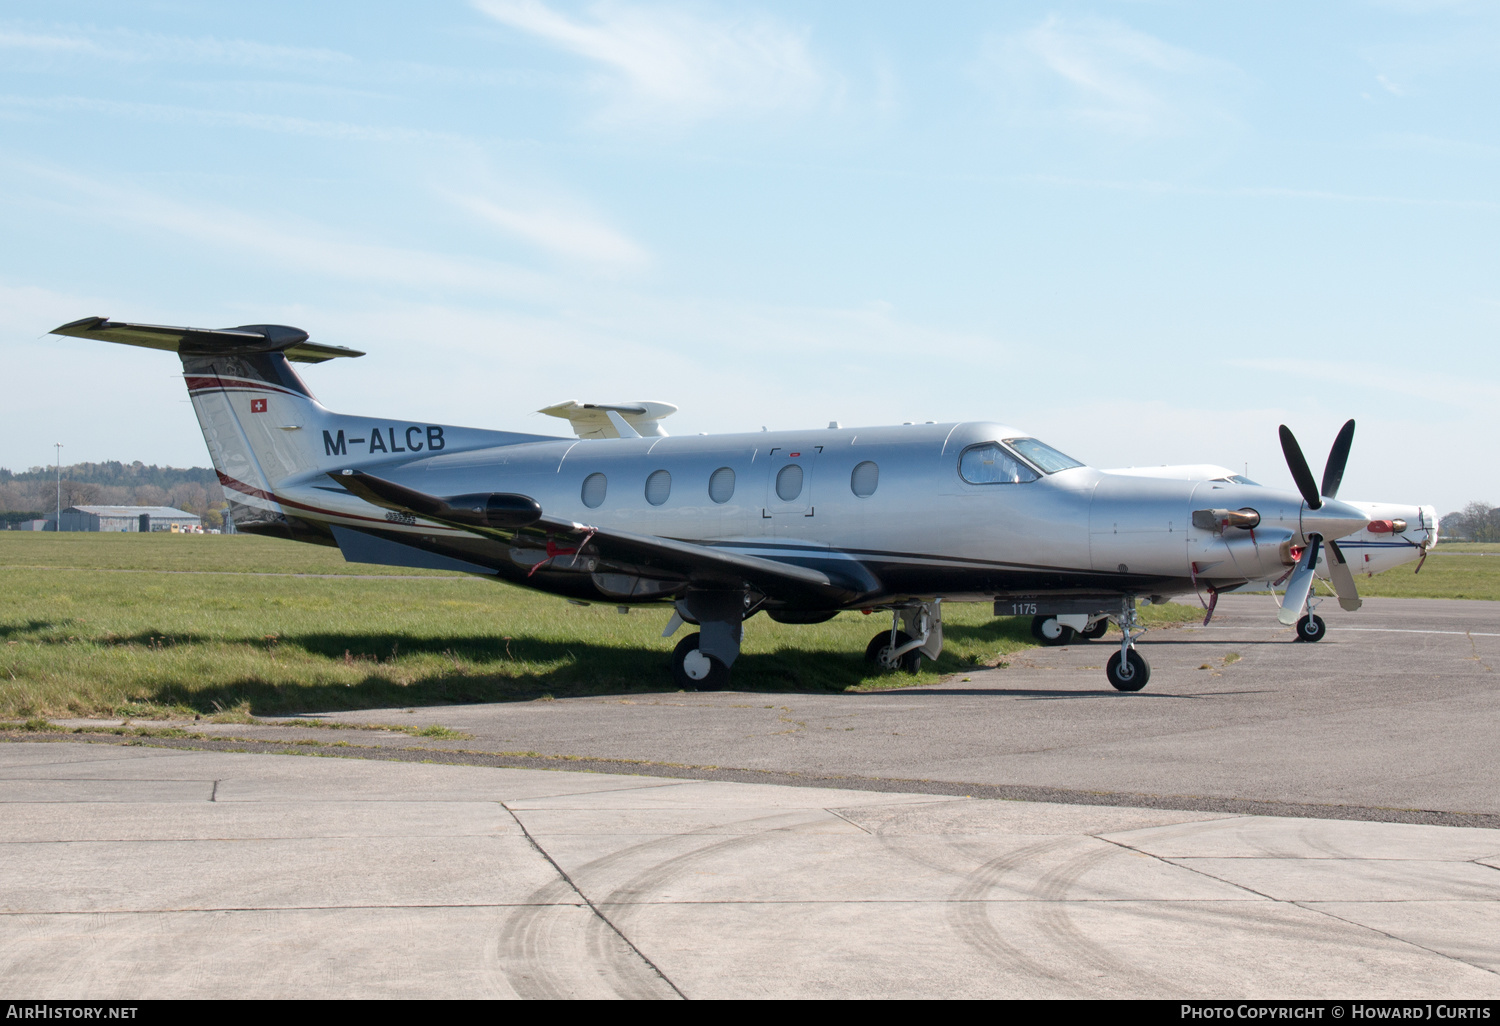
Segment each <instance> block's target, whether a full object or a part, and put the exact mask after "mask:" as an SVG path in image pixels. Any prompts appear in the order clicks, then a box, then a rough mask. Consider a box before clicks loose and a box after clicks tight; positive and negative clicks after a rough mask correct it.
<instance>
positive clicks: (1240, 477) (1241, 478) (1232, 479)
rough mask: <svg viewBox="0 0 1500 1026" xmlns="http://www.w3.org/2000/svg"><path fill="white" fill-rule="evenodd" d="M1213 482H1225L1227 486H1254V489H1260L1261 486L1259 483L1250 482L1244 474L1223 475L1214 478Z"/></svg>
mask: <svg viewBox="0 0 1500 1026" xmlns="http://www.w3.org/2000/svg"><path fill="white" fill-rule="evenodd" d="M1214 480H1215V481H1223V482H1225V483H1227V484H1243V485H1254V486H1255V487H1256V488H1259V487H1261V484H1260V482H1259V481H1252V480H1250V479H1249V478H1248V477H1246V476H1245V475H1244V474H1225V475H1224V476H1223V477H1216V478H1214Z"/></svg>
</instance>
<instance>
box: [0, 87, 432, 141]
mask: <svg viewBox="0 0 1500 1026" xmlns="http://www.w3.org/2000/svg"><path fill="white" fill-rule="evenodd" d="M7 108H8V109H11V110H57V111H75V110H79V111H91V112H94V113H98V114H107V115H113V116H117V117H128V118H133V119H139V120H144V121H156V122H161V123H165V124H192V125H204V126H208V127H223V128H249V129H253V130H256V131H263V132H276V133H280V134H284V135H302V136H311V137H316V138H321V139H347V140H352V141H358V142H430V141H432V140H435V139H449V140H456V138H457V137H454V136H448V135H443V134H442V133H438V132H429V131H424V130H413V129H408V128H389V127H383V126H379V125H355V124H350V123H348V122H343V121H314V120H311V119H309V118H293V117H285V116H282V115H279V114H254V113H249V112H245V111H232V110H211V109H205V108H201V107H179V106H176V105H173V104H165V103H134V102H127V101H121V100H100V99H95V98H93V97H87V96H53V97H30V96H0V111H3V110H5V109H7Z"/></svg>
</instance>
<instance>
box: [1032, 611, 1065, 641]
mask: <svg viewBox="0 0 1500 1026" xmlns="http://www.w3.org/2000/svg"><path fill="white" fill-rule="evenodd" d="M1031 633H1032V635H1033V636H1034V637H1035V638H1036V640H1038V641H1040V642H1041V643H1042V644H1043V645H1066V644H1067V643H1068V642H1070V641H1072V640H1073V634H1074V630H1073V628H1071V627H1067V626H1065V625H1063V624H1061V623H1058V622H1057V617H1055V616H1034V617H1032V618H1031Z"/></svg>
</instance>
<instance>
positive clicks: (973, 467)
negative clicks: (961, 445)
mask: <svg viewBox="0 0 1500 1026" xmlns="http://www.w3.org/2000/svg"><path fill="white" fill-rule="evenodd" d="M958 473H959V475H960V476H962V477H963V479H964V480H965V481H967V482H969V484H1025V483H1026V482H1028V481H1035V480H1036V479H1037V472H1036V471H1034V470H1032V469H1031V468H1030V467H1028V466H1027V465H1026V464H1024V463H1022V462H1021V461H1020V460H1018V459H1016V458H1015V457H1014V456H1012V455H1011V454H1010V453H1008V452H1006V451H1005V450H1004V449H1003V448H1001V447H1000V444H999V443H998V442H986V443H984V444H983V445H971V446H969V448H967V449H965V450H964V451H963V455H961V456H959V458H958Z"/></svg>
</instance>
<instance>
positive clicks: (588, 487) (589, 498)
mask: <svg viewBox="0 0 1500 1026" xmlns="http://www.w3.org/2000/svg"><path fill="white" fill-rule="evenodd" d="M608 485H609V482H608V481H606V480H605V479H604V475H603V474H590V475H589V476H588V477H586V478H584V479H583V504H584V505H585V506H587V507H588V508H589V509H598V508H599V507H600V506H602V505H604V491H605V489H606V488H607V487H608Z"/></svg>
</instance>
